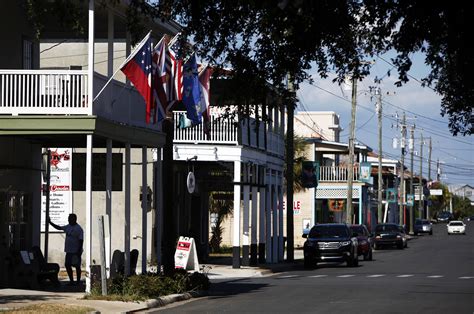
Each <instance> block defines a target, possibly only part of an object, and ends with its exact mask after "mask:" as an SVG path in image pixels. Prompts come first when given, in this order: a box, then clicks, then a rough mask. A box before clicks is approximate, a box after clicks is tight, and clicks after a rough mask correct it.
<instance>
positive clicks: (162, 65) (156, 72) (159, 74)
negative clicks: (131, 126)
mask: <svg viewBox="0 0 474 314" xmlns="http://www.w3.org/2000/svg"><path fill="white" fill-rule="evenodd" d="M165 60H166V42H165V37H164V36H163V38H161V40H160V41H159V42H158V44H157V45H156V46H155V49H153V95H154V100H155V106H156V109H157V110H156V111H157V115H158V122H160V121H162V120H163V119H165V118H166V108H167V106H168V96H167V95H166V92H167V90H168V88H167V75H166V62H165ZM155 118H156V117H155Z"/></svg>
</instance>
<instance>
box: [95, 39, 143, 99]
mask: <svg viewBox="0 0 474 314" xmlns="http://www.w3.org/2000/svg"><path fill="white" fill-rule="evenodd" d="M150 35H151V31H149V32H148V34H146V36H145V37H143V39H142V41H140V43H139V44H138V45H137V47H136V48H135V49H134V50H133V52H132V53H131V54H130V55H128V57H127V58H126V59H125V61H123V62H122V64H120V66H119V67H118V69H117V70H116V71H115V72H114V74H112V76H111V77H110V78H109V80H108V81H107V82H106V83H105V85H104V86H103V87H102V89H101V90H100V91H99V92H98V93H97V95H96V96H95V97H94V99H93V100H92V102H94V101H96V99H97V98H99V96H100V94H102V92H103V91H104V89H105V88H106V87H107V86H108V85H109V83H110V81H112V79H113V78H114V76H115V75H116V74H117V72H118V71H120V69H121V68H122V66H123V65H124V64H125V63H127V62H128V61H130V59H132V58H133V57H135V55H136V54H137V51H138V50H140V48H141V47H142V46H143V43H144V42H146V41H147V40H148V38H149V37H150Z"/></svg>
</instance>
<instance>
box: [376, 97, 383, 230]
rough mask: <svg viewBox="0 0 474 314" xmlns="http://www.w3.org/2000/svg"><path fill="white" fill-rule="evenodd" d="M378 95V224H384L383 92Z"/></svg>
mask: <svg viewBox="0 0 474 314" xmlns="http://www.w3.org/2000/svg"><path fill="white" fill-rule="evenodd" d="M375 93H376V95H377V107H376V110H377V117H378V127H379V167H378V171H377V174H378V179H377V182H378V190H377V222H378V223H381V222H382V220H383V219H382V218H383V217H382V216H383V214H382V185H383V182H382V181H383V180H382V91H381V90H380V88H377V90H376V91H375Z"/></svg>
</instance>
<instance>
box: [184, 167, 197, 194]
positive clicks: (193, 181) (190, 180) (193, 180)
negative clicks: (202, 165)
mask: <svg viewBox="0 0 474 314" xmlns="http://www.w3.org/2000/svg"><path fill="white" fill-rule="evenodd" d="M186 186H187V187H188V192H189V193H190V194H192V193H194V190H195V189H196V178H195V177H194V173H193V172H191V171H190V172H189V173H188V178H187V180H186Z"/></svg>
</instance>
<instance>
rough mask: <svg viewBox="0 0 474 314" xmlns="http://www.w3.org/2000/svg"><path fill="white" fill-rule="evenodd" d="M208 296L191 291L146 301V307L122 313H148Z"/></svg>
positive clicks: (205, 292)
mask: <svg viewBox="0 0 474 314" xmlns="http://www.w3.org/2000/svg"><path fill="white" fill-rule="evenodd" d="M206 295H208V293H207V291H191V292H185V293H179V294H170V295H165V296H162V297H159V298H156V299H149V300H146V301H145V306H144V307H142V308H139V309H135V310H133V311H126V312H122V313H135V312H138V311H146V310H149V309H152V308H158V307H163V306H166V305H168V304H171V303H175V302H180V301H186V300H189V299H192V298H199V297H203V296H206Z"/></svg>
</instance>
